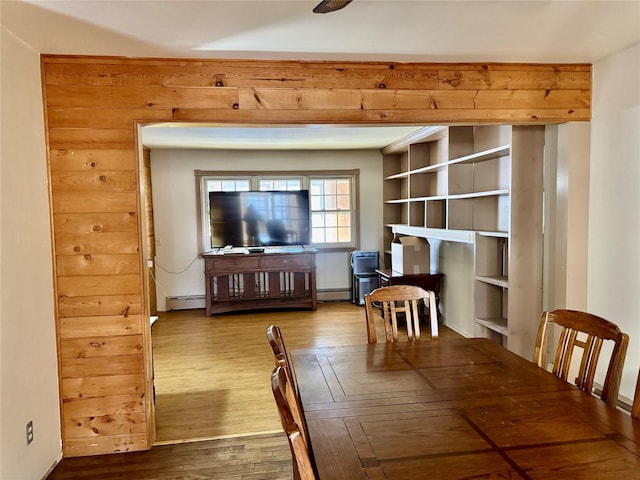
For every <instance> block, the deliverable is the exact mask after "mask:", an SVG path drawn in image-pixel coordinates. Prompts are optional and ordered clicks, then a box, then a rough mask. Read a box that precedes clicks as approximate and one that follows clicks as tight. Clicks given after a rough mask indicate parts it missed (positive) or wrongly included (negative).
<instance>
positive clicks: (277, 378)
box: [271, 366, 316, 480]
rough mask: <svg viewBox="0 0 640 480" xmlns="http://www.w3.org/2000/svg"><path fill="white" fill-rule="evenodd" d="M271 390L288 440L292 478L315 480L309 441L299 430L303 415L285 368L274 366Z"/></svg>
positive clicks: (302, 431) (301, 430)
mask: <svg viewBox="0 0 640 480" xmlns="http://www.w3.org/2000/svg"><path fill="white" fill-rule="evenodd" d="M271 388H272V390H273V398H274V399H275V401H276V406H277V407H278V413H279V414H280V421H281V422H282V428H283V429H284V432H285V433H286V434H287V439H288V440H289V448H290V449H291V456H292V460H293V473H294V478H295V479H296V480H316V474H315V467H314V465H313V459H312V455H311V449H310V445H309V439H308V437H307V436H306V434H305V430H304V429H303V428H301V426H302V424H303V423H304V417H303V413H302V410H300V409H299V404H298V402H297V394H296V392H295V391H294V389H293V388H292V385H291V384H290V383H289V377H288V375H287V374H286V371H285V367H282V366H276V368H275V369H274V370H273V374H272V375H271Z"/></svg>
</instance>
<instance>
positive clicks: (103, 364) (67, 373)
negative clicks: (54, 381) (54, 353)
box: [60, 355, 144, 406]
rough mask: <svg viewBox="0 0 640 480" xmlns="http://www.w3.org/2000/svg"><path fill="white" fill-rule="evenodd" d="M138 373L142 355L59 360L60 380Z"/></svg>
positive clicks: (141, 366) (140, 371)
mask: <svg viewBox="0 0 640 480" xmlns="http://www.w3.org/2000/svg"><path fill="white" fill-rule="evenodd" d="M140 373H144V367H143V357H142V355H121V356H116V357H92V358H63V359H62V360H60V375H61V377H62V378H78V377H81V378H82V377H95V376H98V375H133V374H140ZM65 406H66V404H65Z"/></svg>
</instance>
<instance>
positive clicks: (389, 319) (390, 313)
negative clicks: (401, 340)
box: [364, 285, 438, 343]
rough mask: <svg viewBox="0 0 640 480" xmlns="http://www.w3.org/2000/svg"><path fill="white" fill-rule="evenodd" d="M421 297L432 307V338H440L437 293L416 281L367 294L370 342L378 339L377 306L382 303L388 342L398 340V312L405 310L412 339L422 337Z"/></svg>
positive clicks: (408, 333) (408, 332) (410, 338)
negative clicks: (412, 283)
mask: <svg viewBox="0 0 640 480" xmlns="http://www.w3.org/2000/svg"><path fill="white" fill-rule="evenodd" d="M420 300H423V301H424V302H425V304H426V305H427V306H428V308H429V318H430V323H431V338H438V311H437V309H436V295H435V293H434V292H432V291H428V290H424V289H423V288H420V287H416V286H413V285H390V286H388V287H381V288H376V289H375V290H373V291H372V292H370V293H368V294H366V295H365V296H364V304H365V316H366V321H367V339H368V341H369V343H376V342H377V341H378V336H377V334H376V325H375V316H374V304H375V305H376V306H377V305H379V306H380V308H381V310H382V319H383V323H384V335H385V341H386V342H397V341H398V313H404V315H405V319H406V324H407V337H408V339H409V340H419V339H420V317H419V316H418V303H419V301H420ZM427 302H428V304H427Z"/></svg>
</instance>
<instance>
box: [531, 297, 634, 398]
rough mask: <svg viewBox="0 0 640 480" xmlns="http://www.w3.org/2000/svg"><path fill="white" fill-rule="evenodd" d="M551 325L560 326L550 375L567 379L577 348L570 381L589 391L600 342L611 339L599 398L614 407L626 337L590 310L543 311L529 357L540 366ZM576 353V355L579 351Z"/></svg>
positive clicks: (618, 388)
mask: <svg viewBox="0 0 640 480" xmlns="http://www.w3.org/2000/svg"><path fill="white" fill-rule="evenodd" d="M552 324H556V325H558V326H560V327H561V331H560V334H559V337H558V343H557V346H556V350H555V356H554V360H553V369H552V372H553V374H554V375H556V376H557V377H559V378H561V379H563V380H565V381H568V376H569V373H570V371H571V372H572V371H574V370H572V369H571V366H572V361H573V356H574V350H575V349H576V347H577V348H578V349H581V350H582V354H581V355H579V358H580V364H579V368H578V372H577V377H576V378H575V382H574V383H575V385H577V386H578V388H580V389H581V390H584V391H585V392H588V393H592V392H593V378H594V375H595V373H596V367H597V364H598V360H599V357H600V351H601V349H602V345H603V343H604V341H605V340H606V341H611V342H613V350H612V352H611V359H610V360H609V366H608V368H607V373H606V376H605V379H604V385H603V387H602V393H601V394H600V398H601V399H602V400H604V401H605V402H606V403H607V404H609V405H611V406H613V407H615V406H616V403H617V401H618V391H619V390H620V380H621V378H622V367H623V366H624V359H625V356H626V354H627V345H628V344H629V336H628V335H627V334H626V333H622V332H621V331H620V329H619V328H618V326H617V325H616V324H614V323H612V322H610V321H608V320H605V319H604V318H601V317H598V316H596V315H592V314H590V313H586V312H579V311H576V310H564V309H560V310H554V311H552V312H543V313H542V316H541V318H540V325H539V327H538V336H537V338H536V347H535V351H534V356H533V357H534V358H533V361H534V362H535V363H536V364H537V365H538V366H539V367H541V368H546V365H547V348H548V346H549V336H550V331H551V330H552V329H551V325H552ZM576 353H578V354H579V350H578V351H576ZM574 368H575V363H574Z"/></svg>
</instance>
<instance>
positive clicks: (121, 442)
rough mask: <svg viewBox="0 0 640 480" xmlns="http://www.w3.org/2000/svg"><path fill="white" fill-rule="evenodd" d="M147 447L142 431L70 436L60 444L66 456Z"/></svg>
mask: <svg viewBox="0 0 640 480" xmlns="http://www.w3.org/2000/svg"><path fill="white" fill-rule="evenodd" d="M146 449H147V438H146V435H145V434H143V433H136V434H131V435H113V436H101V437H89V438H70V439H68V440H67V441H65V442H64V443H63V444H62V454H63V455H64V456H66V457H77V456H82V455H100V454H103V453H105V452H109V453H124V452H136V451H140V450H146Z"/></svg>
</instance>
